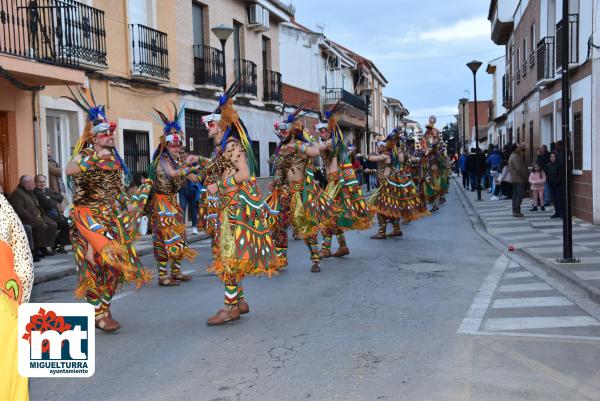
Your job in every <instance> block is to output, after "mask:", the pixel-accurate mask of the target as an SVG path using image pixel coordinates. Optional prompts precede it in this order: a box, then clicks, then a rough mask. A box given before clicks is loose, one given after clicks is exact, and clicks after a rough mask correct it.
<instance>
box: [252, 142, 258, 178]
mask: <svg viewBox="0 0 600 401" xmlns="http://www.w3.org/2000/svg"><path fill="white" fill-rule="evenodd" d="M252 153H254V160H256V169H257V170H256V176H257V177H260V142H258V141H252Z"/></svg>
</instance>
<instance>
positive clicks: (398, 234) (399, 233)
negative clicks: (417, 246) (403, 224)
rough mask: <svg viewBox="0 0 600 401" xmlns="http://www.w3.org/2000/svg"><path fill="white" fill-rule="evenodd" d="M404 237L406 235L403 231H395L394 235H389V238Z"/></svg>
mask: <svg viewBox="0 0 600 401" xmlns="http://www.w3.org/2000/svg"><path fill="white" fill-rule="evenodd" d="M403 235H404V233H403V232H402V230H401V229H399V228H398V229H394V231H392V233H391V234H390V235H388V237H392V238H393V237H402V236H403Z"/></svg>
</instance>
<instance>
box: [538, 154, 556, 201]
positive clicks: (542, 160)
mask: <svg viewBox="0 0 600 401" xmlns="http://www.w3.org/2000/svg"><path fill="white" fill-rule="evenodd" d="M535 162H536V163H537V164H538V166H540V169H542V171H543V172H544V174H546V175H548V174H547V173H548V172H547V171H546V168H547V166H548V163H550V152H548V146H546V145H542V146H540V147H539V148H538V156H537V159H536V160H535ZM551 198H552V192H551V190H550V184H548V182H547V181H546V185H544V202H546V204H545V205H544V206H549V205H550V199H551Z"/></svg>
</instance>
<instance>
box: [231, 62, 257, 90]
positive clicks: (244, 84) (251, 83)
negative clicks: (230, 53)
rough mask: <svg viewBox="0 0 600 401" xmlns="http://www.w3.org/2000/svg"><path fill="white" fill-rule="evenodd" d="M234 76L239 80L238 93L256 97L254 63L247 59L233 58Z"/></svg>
mask: <svg viewBox="0 0 600 401" xmlns="http://www.w3.org/2000/svg"><path fill="white" fill-rule="evenodd" d="M233 63H234V67H235V78H236V79H237V80H239V91H238V93H239V94H240V95H241V96H242V97H244V96H246V97H251V98H256V97H257V94H258V90H257V84H256V78H257V75H256V64H255V63H253V62H252V61H249V60H243V59H234V60H233Z"/></svg>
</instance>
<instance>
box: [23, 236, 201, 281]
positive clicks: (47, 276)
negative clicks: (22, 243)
mask: <svg viewBox="0 0 600 401" xmlns="http://www.w3.org/2000/svg"><path fill="white" fill-rule="evenodd" d="M208 238H210V237H209V236H208V235H206V234H199V235H196V236H194V237H193V238H190V239H188V240H187V243H188V244H192V243H194V242H199V241H204V240H205V239H208ZM136 251H137V254H138V256H140V257H142V256H146V255H149V254H151V253H152V252H153V248H152V247H151V246H150V247H145V248H142V249H140V250H139V251H138V250H137V249H136ZM71 263H73V260H72V259H71ZM33 272H34V277H35V278H34V281H33V284H34V285H36V284H41V283H45V282H48V281H52V280H58V279H59V278H62V277H66V276H71V275H73V274H75V273H77V268H76V267H75V266H71V265H69V266H65V267H64V269H61V270H59V271H53V272H36V271H35V268H34V270H33Z"/></svg>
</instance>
